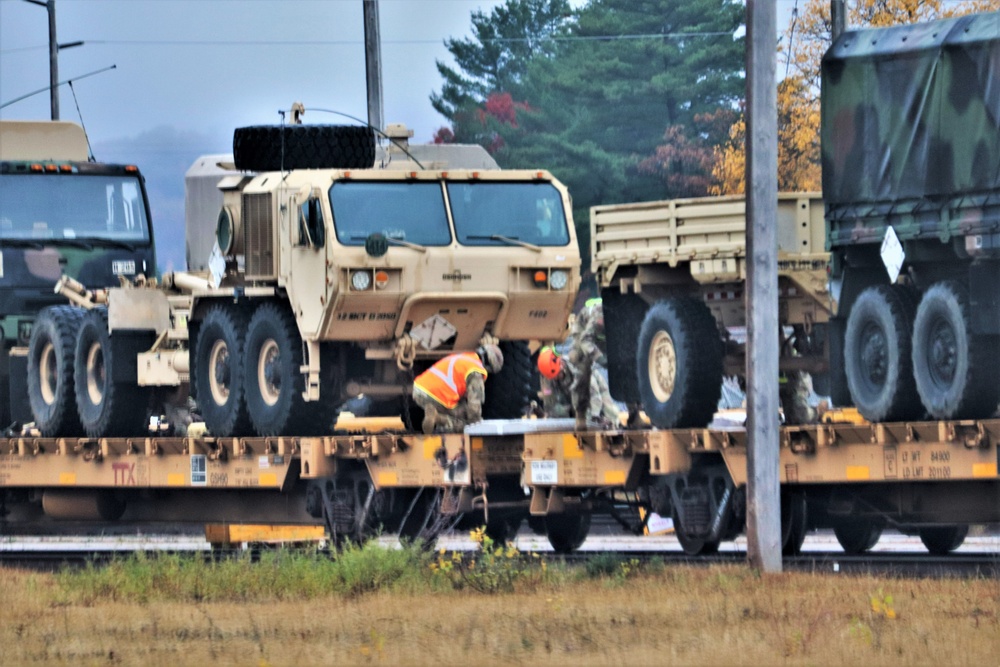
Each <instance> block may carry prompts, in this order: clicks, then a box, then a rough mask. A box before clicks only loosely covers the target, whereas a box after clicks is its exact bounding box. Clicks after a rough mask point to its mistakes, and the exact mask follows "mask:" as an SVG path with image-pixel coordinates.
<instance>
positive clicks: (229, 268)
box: [46, 124, 580, 437]
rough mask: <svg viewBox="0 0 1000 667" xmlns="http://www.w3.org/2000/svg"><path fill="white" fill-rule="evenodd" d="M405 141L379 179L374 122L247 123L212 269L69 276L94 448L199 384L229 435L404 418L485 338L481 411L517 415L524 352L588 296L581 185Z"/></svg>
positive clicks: (310, 431) (212, 425)
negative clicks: (117, 283) (87, 278)
mask: <svg viewBox="0 0 1000 667" xmlns="http://www.w3.org/2000/svg"><path fill="white" fill-rule="evenodd" d="M404 134H407V133H405V132H404ZM393 146H394V148H393V149H391V150H388V151H383V155H382V159H381V161H380V164H379V165H378V166H375V165H374V162H375V159H376V146H375V141H374V136H373V133H372V131H371V130H370V129H369V128H365V127H348V126H321V125H301V124H291V125H285V126H280V127H275V126H261V127H251V128H240V129H238V130H237V131H236V133H235V136H234V154H233V157H234V165H233V166H234V167H235V169H236V170H237V171H239V172H241V173H238V174H230V175H226V176H224V177H222V178H221V180H220V181H219V182H218V186H219V189H220V191H221V192H222V206H221V207H220V210H219V212H218V216H217V220H216V221H215V223H216V224H215V229H216V242H217V248H216V251H215V252H214V253H213V256H212V257H211V258H210V259H209V260H208V266H209V267H210V270H209V272H207V273H205V274H201V275H196V274H193V273H178V274H170V275H167V276H164V280H163V283H162V284H159V285H156V286H155V287H151V286H149V285H148V284H147V285H145V286H142V285H139V286H128V287H122V288H118V289H112V290H104V291H91V290H88V289H86V288H85V287H84V286H82V285H74V284H73V283H71V282H69V281H64V282H63V285H62V291H63V292H64V294H66V295H67V296H69V297H70V298H71V299H73V300H74V301H75V302H76V303H78V304H79V305H82V306H84V307H85V309H87V310H89V312H88V313H87V314H86V316H85V317H84V323H83V325H82V328H81V331H80V334H79V336H78V338H79V343H78V344H77V346H76V353H75V354H76V363H75V366H74V369H73V374H74V375H75V380H76V387H77V389H76V396H77V398H78V412H79V415H80V419H81V422H82V425H83V428H84V431H85V432H86V433H87V435H89V436H90V437H99V436H112V435H114V436H125V435H134V434H137V433H139V432H141V431H142V430H143V428H144V424H143V417H144V415H145V412H146V411H145V410H144V409H140V408H139V406H138V405H137V404H142V403H143V401H144V400H145V397H146V396H147V395H148V394H150V393H152V394H156V393H158V392H161V391H163V390H166V389H169V388H171V387H181V386H184V385H185V384H188V383H189V384H190V386H191V393H192V395H193V396H194V398H195V400H196V401H197V406H198V410H199V411H200V413H201V416H202V417H203V418H204V421H205V424H206V425H207V427H208V429H209V432H210V433H211V434H212V435H215V436H245V435H252V434H256V435H261V436H274V435H293V436H308V435H316V434H324V433H330V432H331V430H332V427H333V423H334V421H335V419H336V409H337V406H338V405H340V404H341V403H342V402H343V401H344V400H345V399H346V398H350V397H353V396H358V395H362V394H363V395H365V396H368V397H372V398H375V399H377V400H378V401H380V403H381V404H382V405H383V406H389V407H387V408H386V409H391V410H394V411H395V414H399V413H400V412H399V411H400V410H401V411H402V413H403V414H404V417H405V416H406V415H407V414H408V406H409V400H408V396H409V388H410V384H411V382H412V377H413V375H414V374H415V373H419V372H420V371H421V370H422V369H423V368H425V367H427V366H429V365H430V364H431V363H433V362H434V361H435V360H437V359H439V358H441V357H443V356H446V355H447V354H450V353H452V352H455V351H467V350H474V349H475V348H476V347H477V346H479V345H481V344H483V343H490V342H496V343H498V344H499V345H500V347H501V349H502V350H503V352H504V356H505V363H504V367H503V370H502V372H500V373H497V374H491V376H490V378H489V380H488V383H487V399H486V404H485V405H484V416H486V417H487V418H491V417H514V416H520V415H521V414H522V413H523V411H524V410H525V408H526V407H527V404H528V400H529V398H530V397H529V392H530V381H531V373H532V369H533V367H532V364H531V357H530V352H529V349H528V345H527V342H528V341H529V340H534V339H541V340H558V339H561V338H563V337H564V336H565V335H566V324H567V319H568V314H569V312H570V310H571V307H572V303H573V300H574V298H575V296H576V292H577V289H578V286H579V281H580V277H579V272H580V256H579V251H578V249H577V245H576V238H575V235H574V229H573V223H572V218H571V214H570V210H571V207H570V203H569V195H568V193H567V191H566V188H565V187H563V186H562V184H560V183H559V182H558V181H557V180H556V179H554V178H553V177H552V176H551V175H550V174H549V173H547V172H545V171H500V170H496V169H481V170H480V169H461V168H458V169H453V168H450V167H449V168H447V169H445V168H440V167H441V165H440V164H438V165H431V166H434V167H437V168H427V167H428V165H424V164H423V163H422V162H420V161H418V160H416V159H414V158H413V157H412V153H410V152H408V150H407V147H406V144H405V142H403V141H399V140H397V143H396V144H393ZM116 338H124V339H126V340H130V341H131V343H130V345H131V347H132V348H133V352H132V354H131V355H128V356H126V357H124V358H123V357H121V356H119V351H118V349H116V347H115V345H113V344H111V342H112V341H114V340H115V339H116ZM133 364H134V365H133ZM412 421H413V420H412V419H411V423H412ZM63 426H64V425H62V424H49V425H48V426H47V428H46V430H51V431H54V432H58V431H60V430H61V429H62V428H63Z"/></svg>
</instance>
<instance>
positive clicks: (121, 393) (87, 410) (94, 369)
mask: <svg viewBox="0 0 1000 667" xmlns="http://www.w3.org/2000/svg"><path fill="white" fill-rule="evenodd" d="M73 357H74V362H73V364H74V365H73V380H74V389H75V392H76V406H77V411H78V414H79V415H80V425H81V426H82V427H83V431H84V433H86V434H87V437H89V438H120V437H127V436H133V435H143V434H144V433H145V432H146V431H147V430H148V427H147V421H146V420H147V416H148V415H147V411H146V407H147V404H148V402H149V390H148V389H147V388H146V387H140V386H139V385H138V383H137V382H114V381H113V379H112V378H113V377H114V373H113V371H114V365H115V358H114V354H113V353H112V349H111V335H110V334H109V333H108V309H107V308H94V309H93V310H90V311H88V312H87V314H86V315H84V317H83V321H82V323H81V324H80V332H79V334H78V336H77V340H76V350H75V353H74V355H73Z"/></svg>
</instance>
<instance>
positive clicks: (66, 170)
mask: <svg viewBox="0 0 1000 667" xmlns="http://www.w3.org/2000/svg"><path fill="white" fill-rule="evenodd" d="M59 171H61V172H63V173H65V174H68V173H70V172H72V171H73V167H72V166H70V165H68V164H61V165H59Z"/></svg>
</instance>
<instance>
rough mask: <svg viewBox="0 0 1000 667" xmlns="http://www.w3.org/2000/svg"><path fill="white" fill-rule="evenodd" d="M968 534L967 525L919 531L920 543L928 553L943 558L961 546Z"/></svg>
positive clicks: (937, 527)
mask: <svg viewBox="0 0 1000 667" xmlns="http://www.w3.org/2000/svg"><path fill="white" fill-rule="evenodd" d="M968 534H969V524H967V523H963V524H958V525H956V526H933V527H929V528H921V529H920V541H921V542H923V543H924V546H925V547H927V551H928V552H930V553H932V554H934V555H935V556H944V555H947V554H950V553H951V552H952V551H954V550H955V549H957V548H959V547H960V546H962V542H965V537H966V535H968Z"/></svg>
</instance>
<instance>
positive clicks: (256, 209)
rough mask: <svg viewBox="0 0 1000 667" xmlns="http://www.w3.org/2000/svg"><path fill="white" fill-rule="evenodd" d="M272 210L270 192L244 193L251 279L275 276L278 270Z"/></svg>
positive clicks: (247, 268) (248, 269) (245, 243)
mask: <svg viewBox="0 0 1000 667" xmlns="http://www.w3.org/2000/svg"><path fill="white" fill-rule="evenodd" d="M271 211H272V208H271V195H270V193H266V194H256V195H243V235H244V238H243V240H244V245H243V247H244V248H245V250H246V277H247V278H248V279H250V280H255V279H256V280H259V279H267V278H273V277H274V275H275V272H276V267H275V266H274V220H273V219H272V217H271Z"/></svg>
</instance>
